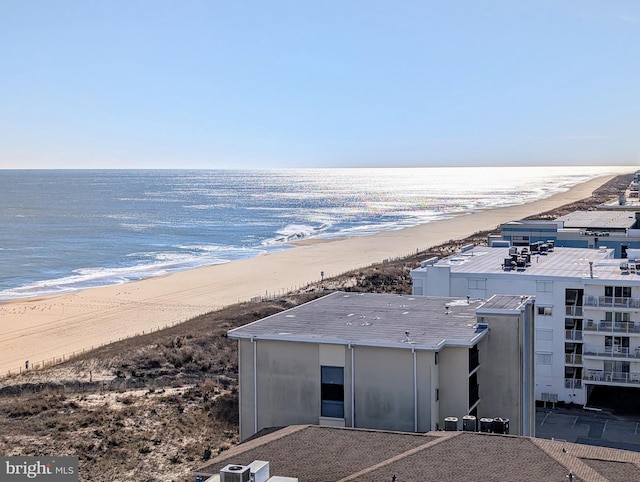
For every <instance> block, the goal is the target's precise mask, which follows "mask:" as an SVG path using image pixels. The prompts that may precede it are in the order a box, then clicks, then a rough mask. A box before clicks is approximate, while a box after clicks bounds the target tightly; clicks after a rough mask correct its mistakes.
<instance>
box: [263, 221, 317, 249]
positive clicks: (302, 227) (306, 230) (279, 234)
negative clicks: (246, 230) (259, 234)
mask: <svg viewBox="0 0 640 482" xmlns="http://www.w3.org/2000/svg"><path fill="white" fill-rule="evenodd" d="M328 228H329V225H328V224H321V225H318V226H311V225H309V224H288V225H286V226H285V227H284V228H282V229H279V230H278V231H276V236H274V237H273V238H269V239H266V240H264V241H262V245H263V246H269V245H273V244H286V243H291V242H293V241H299V240H301V239H305V238H309V237H312V236H317V235H318V234H320V233H321V232H323V231H325V230H327V229H328Z"/></svg>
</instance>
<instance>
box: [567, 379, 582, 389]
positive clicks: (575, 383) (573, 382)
mask: <svg viewBox="0 0 640 482" xmlns="http://www.w3.org/2000/svg"><path fill="white" fill-rule="evenodd" d="M564 388H582V380H581V379H579V378H565V379H564Z"/></svg>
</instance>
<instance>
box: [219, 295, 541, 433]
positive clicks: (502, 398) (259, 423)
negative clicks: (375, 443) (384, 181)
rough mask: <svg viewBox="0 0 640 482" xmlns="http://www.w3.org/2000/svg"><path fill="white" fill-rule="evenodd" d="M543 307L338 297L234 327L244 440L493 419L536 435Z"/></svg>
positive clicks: (506, 301) (511, 299) (525, 302)
mask: <svg viewBox="0 0 640 482" xmlns="http://www.w3.org/2000/svg"><path fill="white" fill-rule="evenodd" d="M534 310H535V304H534V299H533V298H532V297H529V296H519V295H518V296H494V297H491V298H490V299H488V300H486V301H485V300H483V301H482V302H481V301H479V300H477V299H468V298H466V297H462V298H459V297H416V296H401V295H390V294H372V293H366V294H362V293H346V292H336V293H332V294H330V295H328V296H325V297H322V298H319V299H317V300H315V301H312V302H310V303H306V304H303V305H300V306H298V307H296V308H293V309H290V310H287V311H284V312H282V313H278V314H275V315H272V316H269V317H267V318H264V319H262V320H259V321H256V322H254V323H251V324H248V325H245V326H242V327H240V328H236V329H233V330H231V331H229V333H228V335H229V338H232V339H237V340H238V342H239V343H238V346H239V348H238V352H239V353H238V357H239V388H240V438H241V439H242V440H244V439H246V438H248V437H249V436H251V435H253V434H255V433H256V432H258V431H260V430H262V429H264V428H267V427H279V426H286V425H292V424H320V425H329V426H340V427H351V428H369V429H381V430H399V431H412V432H427V431H430V430H436V429H438V428H445V425H446V423H445V422H447V423H455V424H456V425H457V428H462V425H463V423H464V422H465V421H469V422H471V421H475V422H473V423H477V422H479V421H481V419H482V418H485V419H486V418H488V419H492V418H494V419H495V418H499V419H503V420H508V424H509V425H508V430H510V433H512V434H518V435H534V431H535V401H534V395H533V333H534V329H533V317H534ZM465 417H467V418H466V419H465Z"/></svg>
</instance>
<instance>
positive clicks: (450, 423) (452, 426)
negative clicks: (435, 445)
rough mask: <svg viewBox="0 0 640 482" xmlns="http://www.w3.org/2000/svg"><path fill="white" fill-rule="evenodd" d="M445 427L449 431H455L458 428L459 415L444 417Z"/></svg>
mask: <svg viewBox="0 0 640 482" xmlns="http://www.w3.org/2000/svg"><path fill="white" fill-rule="evenodd" d="M444 429H445V430H446V431H447V432H455V431H457V430H458V417H447V418H445V419H444Z"/></svg>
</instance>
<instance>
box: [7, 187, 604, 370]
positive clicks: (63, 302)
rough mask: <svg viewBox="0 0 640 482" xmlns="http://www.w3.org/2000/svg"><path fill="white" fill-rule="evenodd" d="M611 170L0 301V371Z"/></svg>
mask: <svg viewBox="0 0 640 482" xmlns="http://www.w3.org/2000/svg"><path fill="white" fill-rule="evenodd" d="M612 177H613V176H606V177H601V178H598V179H594V180H592V181H589V182H586V183H583V184H580V185H577V186H575V187H573V188H572V189H571V190H569V191H567V192H565V193H560V194H556V195H554V196H552V197H549V198H547V199H544V200H541V201H537V202H533V203H530V204H523V205H519V206H513V207H508V208H501V209H494V210H490V211H483V212H479V213H474V214H468V215H462V216H459V217H456V218H452V219H448V220H443V221H437V222H432V223H429V224H424V225H421V226H416V227H412V228H406V229H402V230H397V231H388V232H383V233H378V234H375V235H370V236H362V237H353V238H348V239H341V240H334V241H330V242H314V241H313V240H309V241H307V242H303V243H300V244H299V245H297V246H296V247H293V248H291V249H287V250H284V251H281V252H277V253H272V254H268V255H263V256H259V257H256V258H252V259H246V260H241V261H234V262H232V263H227V264H220V265H213V266H207V267H202V268H198V269H194V270H190V271H184V272H179V273H174V274H170V275H167V276H164V277H160V278H151V279H147V280H143V281H137V282H132V283H126V284H121V285H115V286H109V287H104V288H95V289H88V290H84V291H79V292H75V293H71V294H67V295H61V296H54V297H47V298H40V299H28V300H21V301H11V302H6V303H4V304H2V305H0V376H3V375H5V374H6V373H7V372H8V371H12V372H15V371H18V370H19V369H20V368H23V367H24V362H25V360H30V364H31V366H32V367H33V366H35V365H38V364H41V363H42V362H43V361H46V360H51V359H52V358H61V357H62V356H63V355H64V356H69V355H71V354H72V353H73V352H78V351H81V350H83V349H84V350H87V349H91V348H92V347H97V346H100V345H103V344H106V343H109V342H111V341H116V340H118V339H121V338H126V337H131V336H135V335H137V334H142V333H143V332H149V331H153V330H156V329H158V328H163V327H164V326H166V325H171V324H175V323H179V322H182V321H185V320H188V319H190V318H193V317H194V316H197V315H201V314H204V313H207V312H210V311H213V310H215V309H218V308H221V307H223V306H226V305H229V304H232V303H235V302H238V301H248V300H250V299H251V298H253V297H256V296H263V295H265V294H269V295H270V294H274V293H275V294H280V293H285V292H287V291H290V290H292V289H296V288H299V287H302V286H304V285H306V284H308V283H310V282H314V281H318V280H319V279H320V273H321V272H324V276H325V277H327V278H329V277H332V276H335V275H338V274H341V273H344V272H345V271H349V270H351V269H355V268H359V267H363V266H368V265H370V264H372V263H376V262H381V261H383V260H384V259H388V258H397V257H401V256H405V255H409V254H411V253H415V252H416V250H423V249H427V248H429V247H432V246H436V245H438V244H442V243H444V242H446V241H448V240H450V239H461V238H464V237H466V236H468V235H471V234H473V233H475V232H478V231H481V230H487V229H493V228H495V227H496V226H498V225H499V224H500V223H503V222H506V221H510V220H515V219H521V218H524V217H527V216H530V215H533V214H537V213H541V212H545V211H548V210H551V209H553V208H556V207H559V206H562V205H564V204H567V203H570V202H574V201H578V200H581V199H584V198H587V197H589V196H590V195H591V193H592V192H593V191H594V190H595V189H596V188H598V187H599V186H601V185H602V184H604V183H606V182H607V181H609V180H610V179H611V178H612Z"/></svg>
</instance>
